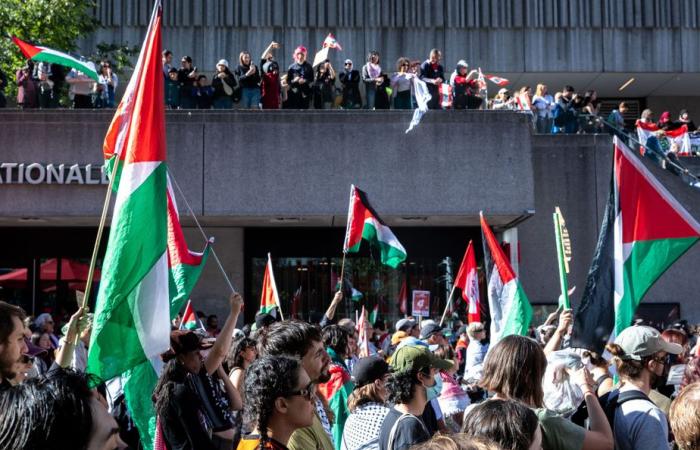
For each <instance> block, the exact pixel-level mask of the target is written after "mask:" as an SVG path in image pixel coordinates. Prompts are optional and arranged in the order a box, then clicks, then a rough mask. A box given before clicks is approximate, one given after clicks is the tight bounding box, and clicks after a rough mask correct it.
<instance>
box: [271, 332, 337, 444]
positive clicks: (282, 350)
mask: <svg viewBox="0 0 700 450" xmlns="http://www.w3.org/2000/svg"><path fill="white" fill-rule="evenodd" d="M258 342H259V343H260V348H261V353H262V354H263V355H270V356H276V355H289V356H296V357H297V358H299V359H300V360H301V365H302V367H303V368H304V370H305V371H306V373H307V374H308V375H309V378H311V381H312V382H313V383H315V384H318V383H326V382H327V381H328V380H330V378H331V376H330V372H329V367H330V363H331V360H330V357H329V356H328V353H327V352H326V349H325V348H324V346H323V341H322V339H321V330H320V329H319V328H318V327H316V326H315V325H311V324H308V323H306V322H302V321H299V320H290V321H286V322H276V323H274V324H273V325H271V326H270V327H269V328H267V329H266V330H265V331H263V332H262V333H261V335H260V336H259V337H258ZM314 405H315V414H314V417H313V423H312V424H311V426H310V427H306V428H300V429H298V430H296V431H294V433H293V434H292V436H291V438H290V439H289V443H288V444H287V447H288V448H289V450H308V449H317V450H333V443H332V432H331V423H330V422H331V420H332V419H331V420H329V418H328V415H327V411H326V407H325V405H324V403H323V401H322V400H321V399H320V398H318V396H314Z"/></svg>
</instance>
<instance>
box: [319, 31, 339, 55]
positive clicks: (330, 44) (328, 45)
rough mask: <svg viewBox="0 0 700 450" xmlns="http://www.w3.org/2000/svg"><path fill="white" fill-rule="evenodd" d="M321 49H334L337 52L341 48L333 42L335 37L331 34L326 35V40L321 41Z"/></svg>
mask: <svg viewBox="0 0 700 450" xmlns="http://www.w3.org/2000/svg"><path fill="white" fill-rule="evenodd" d="M321 47H322V48H334V49H336V50H338V51H340V50H342V49H343V47H341V46H340V44H339V43H338V41H336V40H335V36H333V34H332V33H328V36H326V39H324V40H323V44H322V45H321Z"/></svg>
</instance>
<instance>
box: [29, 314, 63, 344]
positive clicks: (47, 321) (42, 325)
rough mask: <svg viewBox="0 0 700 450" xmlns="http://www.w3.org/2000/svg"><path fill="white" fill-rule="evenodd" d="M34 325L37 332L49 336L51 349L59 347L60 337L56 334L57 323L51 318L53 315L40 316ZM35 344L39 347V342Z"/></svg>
mask: <svg viewBox="0 0 700 450" xmlns="http://www.w3.org/2000/svg"><path fill="white" fill-rule="evenodd" d="M34 325H35V326H36V329H37V331H39V332H42V333H46V334H47V335H48V338H49V342H50V344H51V348H57V347H58V337H57V336H56V335H55V334H54V329H55V323H54V320H53V317H51V314H49V313H41V314H39V315H38V316H37V318H36V319H34ZM34 344H35V345H39V344H38V342H35V343H34Z"/></svg>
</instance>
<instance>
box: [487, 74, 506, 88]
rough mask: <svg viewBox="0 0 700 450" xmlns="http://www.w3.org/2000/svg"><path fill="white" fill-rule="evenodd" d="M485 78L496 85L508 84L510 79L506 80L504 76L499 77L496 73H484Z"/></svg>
mask: <svg viewBox="0 0 700 450" xmlns="http://www.w3.org/2000/svg"><path fill="white" fill-rule="evenodd" d="M486 79H487V80H489V81H490V82H491V83H493V84H495V85H496V86H508V84H509V83H510V81H508V80H506V79H505V78H501V77H498V76H496V75H486Z"/></svg>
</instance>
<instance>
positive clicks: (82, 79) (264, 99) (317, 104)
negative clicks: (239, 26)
mask: <svg viewBox="0 0 700 450" xmlns="http://www.w3.org/2000/svg"><path fill="white" fill-rule="evenodd" d="M279 48H280V46H279V44H278V43H276V42H274V41H273V42H271V43H270V44H269V45H268V47H267V48H266V49H265V50H264V51H263V52H262V54H261V55H260V59H259V63H257V64H256V62H255V61H254V60H253V57H252V56H251V54H250V52H248V51H242V52H241V53H240V54H239V55H238V60H237V61H233V64H231V62H229V61H228V60H227V59H221V60H219V61H218V62H217V64H216V66H215V67H214V68H213V71H208V70H202V69H201V68H198V67H197V66H196V65H195V64H194V61H193V59H192V57H190V56H183V57H182V58H181V59H180V64H179V66H177V65H176V64H174V63H173V53H172V52H171V51H170V50H164V51H163V55H162V62H163V76H164V82H165V103H166V105H167V107H168V108H170V109H212V108H213V109H232V108H234V107H235V108H239V109H309V108H311V107H313V108H315V109H361V108H364V109H370V110H377V109H414V108H415V107H416V106H417V102H416V98H415V90H414V84H413V82H412V81H413V80H414V79H420V80H422V81H423V82H425V83H426V85H427V88H428V92H429V93H430V95H431V99H430V101H429V103H428V108H430V109H493V110H514V111H521V112H523V113H526V114H528V115H530V117H531V118H532V121H533V127H534V129H535V130H536V131H537V132H538V133H554V134H558V133H567V134H572V133H602V132H614V130H615V129H619V130H625V128H631V125H633V124H631V123H629V122H627V123H626V122H625V118H624V115H625V113H626V112H627V108H626V106H625V105H624V103H623V104H620V107H619V108H617V109H615V110H614V111H613V113H611V114H610V115H609V116H607V117H600V115H599V114H600V106H601V103H600V101H599V100H598V97H597V93H596V91H595V90H588V91H586V92H584V93H583V94H580V93H576V91H575V89H574V88H573V87H572V86H569V85H566V86H564V87H563V88H562V89H561V91H557V92H550V91H549V88H548V86H546V85H545V84H538V85H537V86H535V87H534V89H533V87H532V86H522V87H519V88H518V89H517V90H511V89H507V88H500V89H498V91H497V93H496V95H495V96H493V97H491V98H490V97H489V95H488V85H487V81H485V79H484V77H483V75H482V74H480V72H479V71H478V70H475V69H473V68H472V69H470V67H469V65H468V64H467V62H466V61H464V60H460V61H458V62H457V64H456V67H455V68H454V70H453V71H450V70H447V69H445V67H444V66H443V65H442V63H441V61H442V53H441V52H440V50H438V49H432V50H431V51H430V53H429V55H428V58H427V59H426V60H425V61H423V62H421V61H419V60H412V59H410V58H406V57H400V58H398V60H397V61H396V63H395V64H394V63H391V64H387V63H385V62H383V61H382V60H381V55H380V54H379V52H376V51H371V52H369V53H368V55H367V60H366V62H364V63H363V64H362V65H361V66H355V65H354V63H353V61H352V60H350V59H346V60H345V61H344V64H343V68H334V67H333V65H332V64H331V62H330V61H329V60H324V61H322V62H320V63H318V64H317V65H316V66H312V65H311V63H310V62H309V61H308V60H307V58H308V52H307V49H306V48H305V47H304V46H299V47H297V48H296V49H295V50H294V52H293V60H294V62H293V63H292V64H291V65H290V66H289V67H288V68H287V70H286V71H285V70H283V69H282V68H281V67H280V65H279V63H278V62H277V60H276V56H275V52H276V51H277V50H278V49H279ZM98 75H99V81H97V82H96V81H94V80H92V79H90V78H88V77H87V76H85V75H84V74H82V73H81V72H78V71H76V70H75V69H73V70H71V71H70V72H68V73H65V69H64V68H63V67H61V66H60V65H57V64H49V63H34V62H33V61H31V60H29V61H27V64H26V65H25V66H24V67H22V68H21V69H19V70H18V71H17V73H16V77H15V82H16V84H17V87H18V92H17V105H18V106H19V107H21V108H54V107H57V106H58V105H59V103H58V102H59V98H60V96H61V92H62V89H63V86H65V85H68V86H69V89H68V96H69V99H70V106H72V107H73V108H114V107H115V93H116V90H117V86H118V84H119V79H118V77H117V75H116V73H114V71H113V70H112V67H111V64H110V62H109V61H102V62H101V63H100V64H99V66H98ZM7 83H8V80H7V77H6V76H5V74H4V73H2V72H0V107H3V106H4V105H5V104H6V101H5V97H4V94H3V91H4V88H5V87H6V86H7ZM492 92H493V91H492ZM664 121H666V122H669V123H670V124H674V123H676V122H683V123H688V125H689V127H688V128H689V131H691V132H692V131H695V125H694V124H693V122H692V120H691V119H690V118H689V117H688V113H687V111H685V110H683V111H681V112H680V114H679V119H678V121H673V120H671V117H670V113H668V112H664V114H663V115H662V116H661V117H660V122H664ZM664 129H666V128H664Z"/></svg>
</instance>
